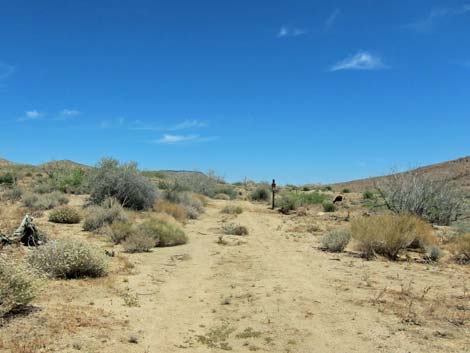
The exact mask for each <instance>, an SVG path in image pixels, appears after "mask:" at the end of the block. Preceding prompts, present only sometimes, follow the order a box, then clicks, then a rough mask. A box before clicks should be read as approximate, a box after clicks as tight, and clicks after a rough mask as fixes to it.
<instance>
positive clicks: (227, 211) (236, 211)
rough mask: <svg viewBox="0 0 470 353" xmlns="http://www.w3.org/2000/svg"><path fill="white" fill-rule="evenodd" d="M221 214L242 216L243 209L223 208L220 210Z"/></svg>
mask: <svg viewBox="0 0 470 353" xmlns="http://www.w3.org/2000/svg"><path fill="white" fill-rule="evenodd" d="M222 213H225V214H242V213H243V208H242V207H241V206H234V205H231V206H225V207H224V208H223V209H222Z"/></svg>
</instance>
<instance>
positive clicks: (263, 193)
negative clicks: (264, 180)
mask: <svg viewBox="0 0 470 353" xmlns="http://www.w3.org/2000/svg"><path fill="white" fill-rule="evenodd" d="M271 192H272V191H271V188H270V187H269V185H268V184H262V185H259V186H257V187H256V189H255V190H253V191H252V192H251V194H250V199H251V200H252V201H265V202H266V201H269V200H271Z"/></svg>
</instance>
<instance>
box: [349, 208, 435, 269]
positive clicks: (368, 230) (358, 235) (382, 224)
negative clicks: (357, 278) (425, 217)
mask: <svg viewBox="0 0 470 353" xmlns="http://www.w3.org/2000/svg"><path fill="white" fill-rule="evenodd" d="M424 230H425V231H426V232H427V229H426V228H425V227H423V224H422V221H421V220H420V219H418V218H417V217H415V216H411V215H394V214H393V215H392V214H385V215H378V216H372V217H363V218H358V219H355V220H353V221H352V222H351V232H352V237H353V239H355V240H356V241H357V243H358V249H359V250H360V251H362V252H363V254H364V255H365V256H366V257H367V258H371V257H373V256H374V255H375V254H380V255H384V256H386V257H388V258H389V259H390V260H396V259H397V258H398V255H399V253H400V252H401V251H402V250H404V249H406V248H408V247H409V246H410V245H411V244H412V243H413V242H414V241H415V240H416V239H425V236H423V234H426V233H423V231H424Z"/></svg>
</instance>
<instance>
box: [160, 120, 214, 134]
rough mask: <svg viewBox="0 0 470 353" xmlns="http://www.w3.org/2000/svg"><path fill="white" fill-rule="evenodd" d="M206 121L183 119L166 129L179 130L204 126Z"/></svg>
mask: <svg viewBox="0 0 470 353" xmlns="http://www.w3.org/2000/svg"><path fill="white" fill-rule="evenodd" d="M206 126H207V122H205V121H200V120H185V121H183V122H182V123H179V124H176V125H174V126H172V127H170V128H169V129H168V131H179V130H187V129H197V128H201V127H206Z"/></svg>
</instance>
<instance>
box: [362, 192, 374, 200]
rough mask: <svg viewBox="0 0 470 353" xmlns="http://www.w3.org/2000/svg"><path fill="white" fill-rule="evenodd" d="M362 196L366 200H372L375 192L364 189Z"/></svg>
mask: <svg viewBox="0 0 470 353" xmlns="http://www.w3.org/2000/svg"><path fill="white" fill-rule="evenodd" d="M362 198H363V199H364V200H372V199H373V198H374V193H373V192H372V191H364V192H363V193H362Z"/></svg>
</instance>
